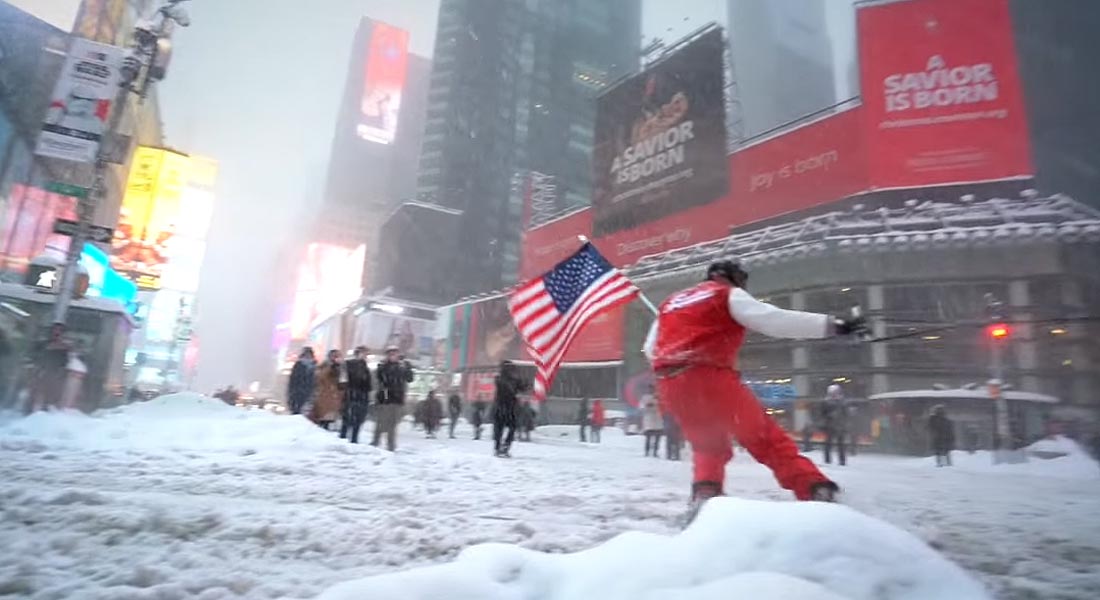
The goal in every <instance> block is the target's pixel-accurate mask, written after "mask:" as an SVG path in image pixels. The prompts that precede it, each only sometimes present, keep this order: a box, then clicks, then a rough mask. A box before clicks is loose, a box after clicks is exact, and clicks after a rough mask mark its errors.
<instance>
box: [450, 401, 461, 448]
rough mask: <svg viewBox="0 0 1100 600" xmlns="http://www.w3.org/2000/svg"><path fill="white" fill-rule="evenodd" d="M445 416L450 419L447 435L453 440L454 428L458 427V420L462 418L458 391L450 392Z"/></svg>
mask: <svg viewBox="0 0 1100 600" xmlns="http://www.w3.org/2000/svg"><path fill="white" fill-rule="evenodd" d="M447 416H449V417H450V418H451V422H450V432H449V433H450V436H451V439H452V440H453V439H455V426H456V425H458V418H459V417H461V416H462V398H460V397H459V396H458V390H451V395H450V396H448V397H447Z"/></svg>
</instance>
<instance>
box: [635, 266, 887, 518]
mask: <svg viewBox="0 0 1100 600" xmlns="http://www.w3.org/2000/svg"><path fill="white" fill-rule="evenodd" d="M747 280H748V273H746V272H745V271H744V270H743V269H741V267H740V265H738V264H737V263H735V262H733V261H728V260H727V261H721V262H717V263H714V264H712V265H710V267H709V268H708V269H707V272H706V278H705V280H704V281H703V282H702V283H700V284H698V285H695V286H693V287H691V288H688V289H686V290H683V291H681V292H678V293H676V294H673V295H672V296H671V297H669V298H668V299H667V300H665V302H663V303H662V304H661V307H660V310H659V314H658V316H657V319H656V321H655V322H654V324H653V326H652V327H651V328H650V330H649V334H648V335H647V336H646V342H645V346H644V350H645V354H646V356H647V357H648V358H649V360H650V361H651V362H652V364H653V369H654V371H655V372H656V376H657V397H658V399H659V401H660V403H661V407H662V408H663V409H664V410H665V411H666V412H671V413H672V415H673V416H674V417H676V420H677V421H678V422H679V424H680V427H681V428H682V429H683V432H684V436H685V437H686V438H687V440H688V441H689V442H691V447H692V458H693V461H694V476H693V484H692V493H691V512H689V515H688V516H689V518H693V517H694V515H695V514H696V513H697V511H698V509H699V508H700V507H701V506H702V504H703V503H704V502H705V501H706V500H707V499H709V498H712V497H714V496H720V495H722V494H723V493H724V482H725V470H726V463H728V462H729V460H730V459H731V458H732V457H733V449H732V446H731V443H730V442H731V437H734V438H736V439H737V441H738V442H739V443H740V445H741V446H743V447H744V448H745V449H746V450H748V452H749V453H750V454H751V455H752V456H753V457H754V458H755V459H756V460H757V461H759V462H761V463H763V464H764V465H766V466H767V467H769V468H770V469H771V470H772V473H773V474H774V475H775V477H776V479H777V480H778V482H779V484H780V485H781V486H782V487H784V488H786V489H788V490H791V491H792V492H794V494H795V496H796V497H797V498H798V499H800V500H821V501H832V500H834V497H835V494H836V492H837V491H838V487H837V485H836V484H835V483H833V482H832V481H830V480H829V478H827V477H825V475H824V474H822V473H821V471H819V470H818V468H817V467H816V466H814V463H813V462H812V461H810V460H809V459H807V458H806V457H804V456H802V455H800V454H799V453H798V446H797V445H796V444H795V443H794V441H793V440H792V439H791V438H790V436H788V435H787V433H786V432H785V431H783V429H782V428H781V427H780V426H779V425H778V424H777V423H776V422H775V421H774V420H772V418H771V417H770V416H768V414H767V413H766V412H765V411H764V408H763V406H761V404H760V401H759V400H757V399H756V397H755V396H754V395H753V393H752V391H751V390H750V389H749V388H748V386H746V385H745V384H744V383H743V382H742V381H741V377H740V373H739V372H738V371H737V367H736V360H737V353H738V351H739V350H740V349H741V344H742V343H743V342H744V339H745V334H746V331H747V330H750V329H751V330H753V331H757V332H759V333H763V334H765V335H769V336H772V337H784V338H824V337H828V336H830V335H833V334H839V335H848V334H853V333H859V332H863V331H865V329H866V326H865V324H864V321H863V319H862V318H861V317H852V318H847V319H836V318H832V317H829V316H828V315H824V314H814V313H806V312H801V311H793V310H783V309H780V308H777V307H775V306H772V305H770V304H767V303H764V302H760V301H759V300H756V299H755V298H753V297H752V296H751V295H750V294H749V293H748V292H747V291H746V290H745V284H746V283H747Z"/></svg>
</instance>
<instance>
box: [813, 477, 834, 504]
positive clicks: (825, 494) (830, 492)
mask: <svg viewBox="0 0 1100 600" xmlns="http://www.w3.org/2000/svg"><path fill="white" fill-rule="evenodd" d="M839 493H840V488H839V487H837V485H836V484H835V483H833V482H831V481H822V482H820V483H815V484H813V485H812V486H811V487H810V500H811V501H813V502H836V497H837V494H839Z"/></svg>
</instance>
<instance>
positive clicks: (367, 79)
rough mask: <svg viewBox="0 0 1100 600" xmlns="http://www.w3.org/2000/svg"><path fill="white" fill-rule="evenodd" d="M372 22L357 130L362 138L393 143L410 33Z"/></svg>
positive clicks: (406, 66)
mask: <svg viewBox="0 0 1100 600" xmlns="http://www.w3.org/2000/svg"><path fill="white" fill-rule="evenodd" d="M373 23H374V25H373V27H372V28H371V34H370V42H369V44H368V47H367V57H366V60H365V61H364V63H365V66H364V72H363V96H362V98H361V99H360V101H359V123H358V125H357V126H356V133H358V134H359V137H361V138H363V139H364V140H368V141H371V142H377V143H379V144H392V143H393V140H394V138H395V137H396V135H397V115H398V114H399V112H400V109H401V96H402V93H403V92H404V90H405V76H406V75H407V73H408V67H409V32H408V31H405V30H404V29H398V28H397V27H394V26H393V25H387V24H386V23H382V22H379V21H374V22H373Z"/></svg>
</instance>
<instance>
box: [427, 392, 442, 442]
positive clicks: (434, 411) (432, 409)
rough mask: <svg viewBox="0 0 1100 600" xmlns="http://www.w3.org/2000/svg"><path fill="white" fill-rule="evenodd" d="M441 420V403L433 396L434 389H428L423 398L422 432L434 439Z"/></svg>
mask: <svg viewBox="0 0 1100 600" xmlns="http://www.w3.org/2000/svg"><path fill="white" fill-rule="evenodd" d="M442 421H443V405H442V404H440V403H439V398H436V396H435V390H429V391H428V397H427V398H425V399H424V434H425V436H426V437H429V438H432V439H435V432H436V431H438V430H439V425H440V423H442Z"/></svg>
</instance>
